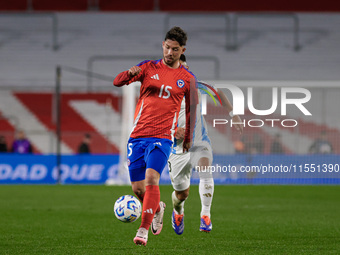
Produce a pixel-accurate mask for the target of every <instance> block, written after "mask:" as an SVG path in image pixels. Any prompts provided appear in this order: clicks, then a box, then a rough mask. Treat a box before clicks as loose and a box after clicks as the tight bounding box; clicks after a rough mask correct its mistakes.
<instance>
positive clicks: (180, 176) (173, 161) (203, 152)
mask: <svg viewBox="0 0 340 255" xmlns="http://www.w3.org/2000/svg"><path fill="white" fill-rule="evenodd" d="M204 157H206V158H208V159H209V164H210V165H211V163H212V160H213V156H212V149H211V147H194V148H193V149H192V151H190V152H188V153H183V154H171V155H170V157H169V161H168V165H169V174H170V178H171V183H172V186H173V188H174V189H175V190H177V191H183V190H186V189H188V188H189V187H190V177H191V171H192V168H193V167H195V166H196V165H197V163H198V161H199V159H200V158H204Z"/></svg>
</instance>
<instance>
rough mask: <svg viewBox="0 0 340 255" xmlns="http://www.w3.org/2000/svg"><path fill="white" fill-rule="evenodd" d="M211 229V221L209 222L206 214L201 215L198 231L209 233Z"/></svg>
mask: <svg viewBox="0 0 340 255" xmlns="http://www.w3.org/2000/svg"><path fill="white" fill-rule="evenodd" d="M211 229H212V223H211V220H210V218H209V217H208V216H206V215H203V216H202V217H201V225H200V231H203V232H208V233H209V232H210V231H211Z"/></svg>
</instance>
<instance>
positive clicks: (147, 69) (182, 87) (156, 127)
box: [114, 59, 196, 141]
mask: <svg viewBox="0 0 340 255" xmlns="http://www.w3.org/2000/svg"><path fill="white" fill-rule="evenodd" d="M138 66H139V67H140V68H141V69H142V71H141V72H140V73H139V74H138V75H137V76H135V77H132V78H131V77H130V76H129V74H128V71H125V72H122V73H120V74H119V75H118V76H117V77H116V78H115V80H114V85H115V86H122V85H124V84H130V83H132V82H135V81H140V82H141V83H142V85H141V88H140V96H139V99H138V103H137V106H136V111H135V116H134V125H133V129H132V132H131V135H130V136H131V137H132V138H143V137H144V138H146V137H156V138H167V139H169V140H172V141H173V138H174V134H175V131H176V129H177V120H178V115H179V111H180V109H181V102H182V99H183V97H184V96H185V101H186V116H187V119H188V117H189V112H190V82H191V84H193V83H194V81H195V80H196V78H195V76H194V75H193V74H192V73H191V72H190V71H188V70H187V69H186V68H184V66H183V65H180V66H179V67H178V68H176V69H172V68H170V67H168V66H167V65H165V64H164V63H163V61H162V59H159V60H154V61H150V60H146V61H143V62H141V63H140V64H138ZM191 87H194V88H195V86H191ZM189 125H190V121H189V124H188V126H187V127H186V131H187V130H190V127H189ZM190 137H191V134H190V131H189V132H186V135H185V139H186V140H187V141H190Z"/></svg>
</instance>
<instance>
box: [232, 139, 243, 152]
mask: <svg viewBox="0 0 340 255" xmlns="http://www.w3.org/2000/svg"><path fill="white" fill-rule="evenodd" d="M234 149H235V153H236V154H243V153H245V147H244V143H243V142H242V141H241V140H237V141H236V142H234Z"/></svg>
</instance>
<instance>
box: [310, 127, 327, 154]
mask: <svg viewBox="0 0 340 255" xmlns="http://www.w3.org/2000/svg"><path fill="white" fill-rule="evenodd" d="M309 153H312V154H331V153H333V146H332V144H331V143H330V142H329V141H328V138H327V132H326V131H321V132H320V134H319V137H318V138H317V139H316V140H315V141H314V142H313V144H312V145H311V146H310V147H309Z"/></svg>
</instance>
